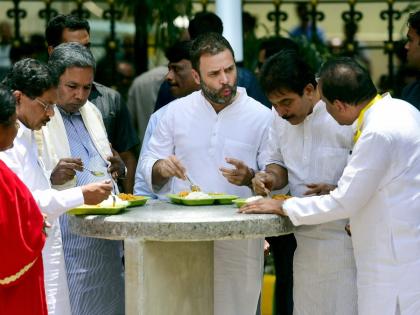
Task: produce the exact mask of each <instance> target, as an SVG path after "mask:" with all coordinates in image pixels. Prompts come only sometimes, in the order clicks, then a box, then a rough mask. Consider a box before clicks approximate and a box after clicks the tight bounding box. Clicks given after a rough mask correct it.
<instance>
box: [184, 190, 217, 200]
mask: <svg viewBox="0 0 420 315" xmlns="http://www.w3.org/2000/svg"><path fill="white" fill-rule="evenodd" d="M184 198H185V199H211V196H210V195H208V194H205V193H203V192H201V191H192V192H190V193H189V194H188V195H187V196H185V197H184Z"/></svg>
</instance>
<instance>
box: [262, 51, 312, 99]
mask: <svg viewBox="0 0 420 315" xmlns="http://www.w3.org/2000/svg"><path fill="white" fill-rule="evenodd" d="M260 82H261V87H262V89H263V91H264V93H265V94H266V95H269V94H271V93H272V92H275V91H279V90H284V91H290V92H294V93H296V94H298V95H303V91H304V88H305V86H307V85H308V84H312V85H313V86H314V87H316V85H317V83H316V80H315V72H314V70H313V69H312V68H311V66H310V65H309V64H308V63H307V62H305V61H304V60H303V58H302V57H300V56H299V53H298V51H297V50H294V49H283V50H281V51H280V52H278V53H276V54H274V55H273V56H271V57H270V58H268V59H267V60H266V62H265V63H264V65H263V67H262V69H261V76H260Z"/></svg>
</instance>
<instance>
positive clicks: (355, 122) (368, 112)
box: [351, 92, 391, 134]
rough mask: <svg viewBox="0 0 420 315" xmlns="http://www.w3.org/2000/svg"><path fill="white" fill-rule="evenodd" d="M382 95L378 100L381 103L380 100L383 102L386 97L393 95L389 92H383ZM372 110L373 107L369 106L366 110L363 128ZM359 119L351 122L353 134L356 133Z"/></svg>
mask: <svg viewBox="0 0 420 315" xmlns="http://www.w3.org/2000/svg"><path fill="white" fill-rule="evenodd" d="M381 96H382V99H381V100H379V101H378V103H380V102H382V101H383V100H386V99H389V98H390V97H391V95H390V94H389V93H388V92H387V93H384V94H382V95H381ZM371 112H372V107H371V108H368V109H367V110H366V112H365V119H364V123H363V125H362V127H361V128H362V129H363V126H364V125H365V124H366V121H367V120H369V115H370V113H371ZM357 120H358V119H356V120H355V121H354V122H353V123H352V124H351V128H352V130H353V134H355V133H356V131H357Z"/></svg>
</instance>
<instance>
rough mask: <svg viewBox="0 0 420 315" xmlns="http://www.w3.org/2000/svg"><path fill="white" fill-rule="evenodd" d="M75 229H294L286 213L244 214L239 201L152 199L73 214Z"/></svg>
mask: <svg viewBox="0 0 420 315" xmlns="http://www.w3.org/2000/svg"><path fill="white" fill-rule="evenodd" d="M69 221H70V228H71V229H72V231H73V232H75V233H77V234H81V235H85V236H90V237H98V238H107V239H115V240H122V239H140V240H149V241H209V240H227V239H255V238H263V237H265V236H275V235H282V234H289V233H293V230H294V227H293V224H292V223H291V222H290V220H289V219H288V218H286V217H279V216H277V215H272V214H241V213H238V212H237V208H236V206H235V205H211V206H184V205H177V204H172V203H169V202H165V201H157V200H151V201H149V202H148V203H147V204H146V205H145V206H140V207H133V208H128V209H127V210H125V211H123V212H121V213H119V214H116V215H87V216H70V220H69Z"/></svg>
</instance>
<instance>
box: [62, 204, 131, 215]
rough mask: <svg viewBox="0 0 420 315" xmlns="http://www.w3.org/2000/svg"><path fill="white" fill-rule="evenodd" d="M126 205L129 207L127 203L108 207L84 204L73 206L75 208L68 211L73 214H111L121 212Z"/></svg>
mask: <svg viewBox="0 0 420 315" xmlns="http://www.w3.org/2000/svg"><path fill="white" fill-rule="evenodd" d="M126 207H127V206H126V205H122V206H115V207H108V208H105V207H98V206H89V205H83V206H80V207H77V208H73V209H71V210H69V211H67V214H73V215H86V214H105V215H109V214H117V213H120V212H121V211H122V210H123V209H125V208H126Z"/></svg>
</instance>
